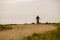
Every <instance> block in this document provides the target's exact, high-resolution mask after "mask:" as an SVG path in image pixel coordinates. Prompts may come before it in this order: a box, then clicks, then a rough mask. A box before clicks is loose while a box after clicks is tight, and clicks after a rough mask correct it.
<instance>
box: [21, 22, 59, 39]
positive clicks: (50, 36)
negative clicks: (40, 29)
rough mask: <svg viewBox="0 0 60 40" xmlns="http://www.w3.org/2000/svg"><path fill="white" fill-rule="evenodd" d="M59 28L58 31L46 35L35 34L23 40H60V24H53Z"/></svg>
mask: <svg viewBox="0 0 60 40" xmlns="http://www.w3.org/2000/svg"><path fill="white" fill-rule="evenodd" d="M51 24H52V25H55V26H57V30H54V31H50V32H46V33H44V34H40V33H34V34H32V35H31V36H27V37H23V38H22V40H60V23H51Z"/></svg>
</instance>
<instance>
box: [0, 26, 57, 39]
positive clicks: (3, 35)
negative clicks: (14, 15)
mask: <svg viewBox="0 0 60 40" xmlns="http://www.w3.org/2000/svg"><path fill="white" fill-rule="evenodd" d="M12 27H13V29H12V30H7V31H0V40H20V38H21V37H23V36H27V35H31V34H33V33H45V32H46V31H52V30H54V29H56V27H55V26H53V25H15V26H12Z"/></svg>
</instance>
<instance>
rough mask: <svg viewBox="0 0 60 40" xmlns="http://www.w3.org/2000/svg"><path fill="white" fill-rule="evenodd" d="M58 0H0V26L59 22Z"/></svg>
mask: <svg viewBox="0 0 60 40" xmlns="http://www.w3.org/2000/svg"><path fill="white" fill-rule="evenodd" d="M59 3H60V0H0V24H7V23H32V22H35V21H36V18H35V17H36V16H37V15H39V16H40V17H41V20H40V22H60V4H59Z"/></svg>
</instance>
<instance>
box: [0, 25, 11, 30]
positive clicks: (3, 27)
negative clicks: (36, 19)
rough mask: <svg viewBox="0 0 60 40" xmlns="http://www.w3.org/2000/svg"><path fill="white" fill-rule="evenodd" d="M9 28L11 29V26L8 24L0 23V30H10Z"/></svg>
mask: <svg viewBox="0 0 60 40" xmlns="http://www.w3.org/2000/svg"><path fill="white" fill-rule="evenodd" d="M10 29H12V27H10V25H1V24H0V31H3V30H10Z"/></svg>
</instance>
